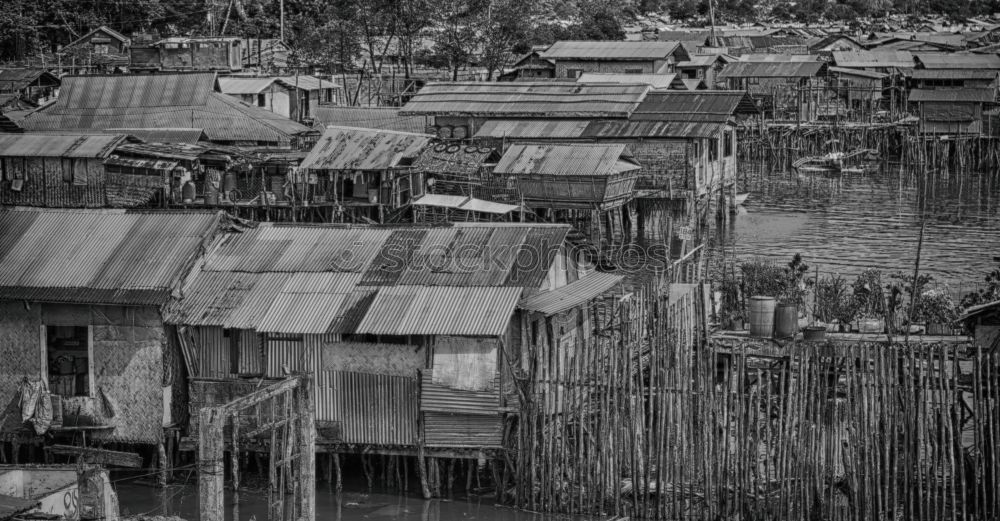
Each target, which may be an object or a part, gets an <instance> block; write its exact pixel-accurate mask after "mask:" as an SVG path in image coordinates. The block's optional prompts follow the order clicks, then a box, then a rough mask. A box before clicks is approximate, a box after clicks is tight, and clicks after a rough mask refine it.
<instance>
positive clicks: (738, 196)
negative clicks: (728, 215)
mask: <svg viewBox="0 0 1000 521" xmlns="http://www.w3.org/2000/svg"><path fill="white" fill-rule="evenodd" d="M748 197H750V192H743V193H741V194H736V197H734V198H733V202H734V203H736V206H742V205H743V203H745V202H746V201H747V198H748Z"/></svg>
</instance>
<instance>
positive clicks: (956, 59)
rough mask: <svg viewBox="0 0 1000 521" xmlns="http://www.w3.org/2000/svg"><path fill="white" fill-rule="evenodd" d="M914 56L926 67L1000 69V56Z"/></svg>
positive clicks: (945, 54)
mask: <svg viewBox="0 0 1000 521" xmlns="http://www.w3.org/2000/svg"><path fill="white" fill-rule="evenodd" d="M913 57H914V58H916V60H917V61H918V62H920V64H921V65H923V66H924V68H925V69H992V70H1000V56H997V55H996V54H977V53H958V52H955V53H918V54H914V55H913Z"/></svg>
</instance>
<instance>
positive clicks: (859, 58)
mask: <svg viewBox="0 0 1000 521" xmlns="http://www.w3.org/2000/svg"><path fill="white" fill-rule="evenodd" d="M833 63H835V64H836V65H837V66H838V67H851V68H855V69H859V68H872V69H883V68H897V69H912V68H913V67H914V65H915V63H914V62H913V54H911V53H910V52H909V51H833Z"/></svg>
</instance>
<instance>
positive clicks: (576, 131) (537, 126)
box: [475, 119, 589, 139]
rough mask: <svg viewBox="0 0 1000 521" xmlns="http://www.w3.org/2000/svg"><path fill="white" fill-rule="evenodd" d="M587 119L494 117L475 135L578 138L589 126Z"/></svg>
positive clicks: (513, 137)
mask: <svg viewBox="0 0 1000 521" xmlns="http://www.w3.org/2000/svg"><path fill="white" fill-rule="evenodd" d="M588 123H589V121H587V120H574V119H567V120H561V119H542V120H531V119H528V120H525V119H506V120H504V119H492V120H489V121H486V122H484V123H483V124H482V126H480V127H479V130H478V131H476V135H475V137H492V138H498V139H500V138H512V139H518V138H522V139H525V138H536V139H559V138H577V137H580V136H581V135H583V131H584V129H586V128H587V124H588Z"/></svg>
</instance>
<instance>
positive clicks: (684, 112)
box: [629, 90, 757, 123]
mask: <svg viewBox="0 0 1000 521" xmlns="http://www.w3.org/2000/svg"><path fill="white" fill-rule="evenodd" d="M756 112H757V107H756V105H754V103H753V100H752V99H750V97H749V96H748V95H747V93H746V92H743V91H718V90H717V91H709V90H696V91H664V92H652V93H650V94H649V96H646V99H645V100H643V102H642V103H640V104H639V107H638V108H636V109H635V112H634V113H633V114H632V117H631V118H629V121H641V120H650V121H701V122H709V121H713V122H722V123H724V122H726V121H728V120H729V118H731V117H733V116H734V115H736V114H752V113H756Z"/></svg>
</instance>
